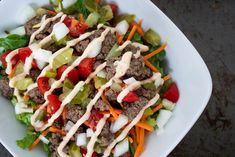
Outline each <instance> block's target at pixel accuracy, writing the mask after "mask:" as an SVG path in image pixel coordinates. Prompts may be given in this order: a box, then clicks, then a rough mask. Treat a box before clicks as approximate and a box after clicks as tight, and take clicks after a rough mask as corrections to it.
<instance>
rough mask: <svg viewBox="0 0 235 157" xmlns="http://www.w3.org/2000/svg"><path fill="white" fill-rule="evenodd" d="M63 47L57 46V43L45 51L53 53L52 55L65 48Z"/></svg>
mask: <svg viewBox="0 0 235 157" xmlns="http://www.w3.org/2000/svg"><path fill="white" fill-rule="evenodd" d="M63 47H64V46H63V45H56V44H55V43H53V44H51V45H49V46H47V47H45V48H44V49H45V50H48V51H51V52H52V53H54V52H56V51H58V50H59V49H61V48H63Z"/></svg>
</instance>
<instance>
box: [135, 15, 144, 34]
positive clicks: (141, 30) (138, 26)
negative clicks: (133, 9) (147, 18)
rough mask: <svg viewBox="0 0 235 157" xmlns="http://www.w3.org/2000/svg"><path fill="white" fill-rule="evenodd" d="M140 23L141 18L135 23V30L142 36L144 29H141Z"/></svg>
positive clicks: (141, 21)
mask: <svg viewBox="0 0 235 157" xmlns="http://www.w3.org/2000/svg"><path fill="white" fill-rule="evenodd" d="M142 23H143V19H141V20H140V21H139V22H138V24H136V23H135V24H136V25H137V32H138V33H139V35H140V36H141V37H143V36H144V31H143V29H142V26H141V25H142Z"/></svg>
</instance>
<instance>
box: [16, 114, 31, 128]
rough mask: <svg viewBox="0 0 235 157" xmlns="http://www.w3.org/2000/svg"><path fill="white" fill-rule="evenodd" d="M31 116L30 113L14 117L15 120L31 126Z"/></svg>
mask: <svg viewBox="0 0 235 157" xmlns="http://www.w3.org/2000/svg"><path fill="white" fill-rule="evenodd" d="M32 115H33V114H32V113H21V114H17V115H16V119H17V120H19V121H20V122H22V123H23V124H26V125H27V126H28V125H31V122H30V119H31V116H32Z"/></svg>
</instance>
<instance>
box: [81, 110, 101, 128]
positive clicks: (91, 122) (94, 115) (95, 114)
mask: <svg viewBox="0 0 235 157" xmlns="http://www.w3.org/2000/svg"><path fill="white" fill-rule="evenodd" d="M101 118H103V114H102V113H100V112H99V111H97V110H92V111H91V115H90V117H89V119H88V120H87V121H86V122H85V125H86V126H88V127H90V128H91V129H92V130H94V131H95V130H96V125H97V124H98V122H99V120H100V119H101Z"/></svg>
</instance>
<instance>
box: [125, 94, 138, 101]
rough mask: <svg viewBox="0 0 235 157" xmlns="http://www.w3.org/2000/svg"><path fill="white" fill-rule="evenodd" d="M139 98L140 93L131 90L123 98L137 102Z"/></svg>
mask: <svg viewBox="0 0 235 157" xmlns="http://www.w3.org/2000/svg"><path fill="white" fill-rule="evenodd" d="M138 100H139V97H138V95H136V94H135V93H134V92H129V93H128V94H127V95H126V96H125V97H124V99H123V101H124V102H130V103H131V102H136V101H138Z"/></svg>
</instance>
